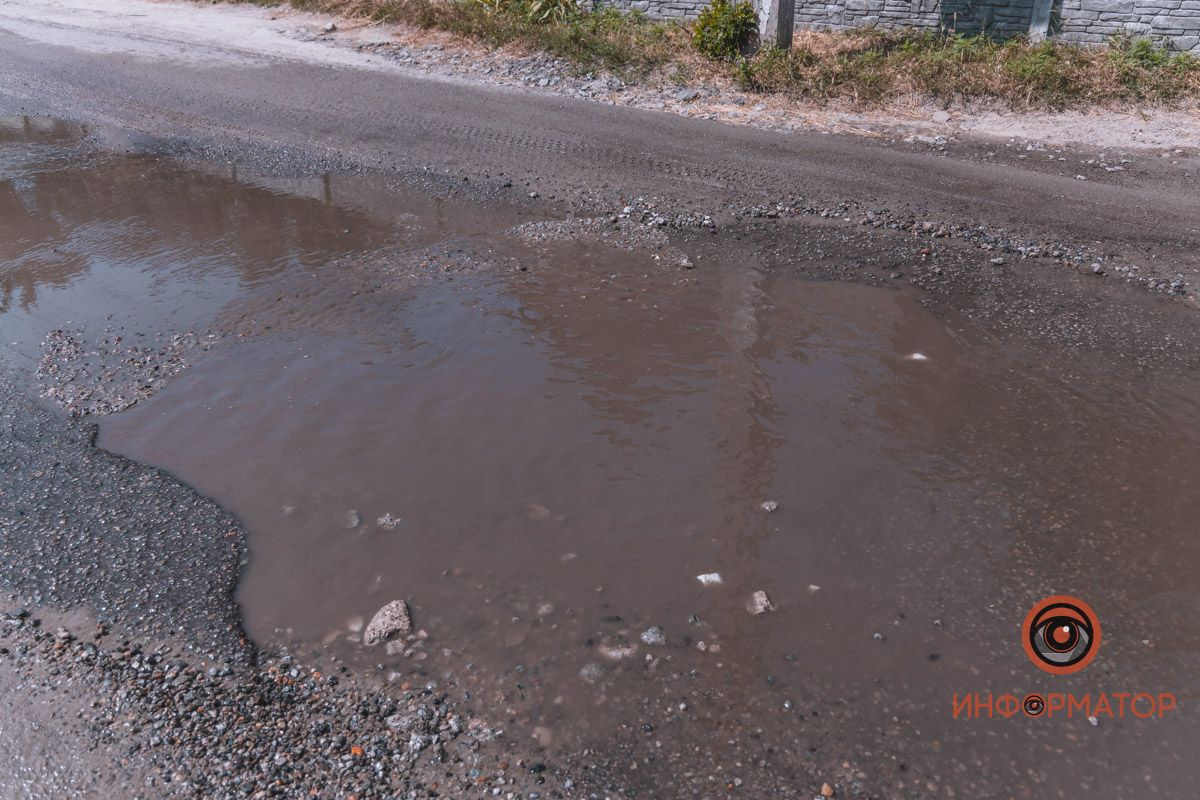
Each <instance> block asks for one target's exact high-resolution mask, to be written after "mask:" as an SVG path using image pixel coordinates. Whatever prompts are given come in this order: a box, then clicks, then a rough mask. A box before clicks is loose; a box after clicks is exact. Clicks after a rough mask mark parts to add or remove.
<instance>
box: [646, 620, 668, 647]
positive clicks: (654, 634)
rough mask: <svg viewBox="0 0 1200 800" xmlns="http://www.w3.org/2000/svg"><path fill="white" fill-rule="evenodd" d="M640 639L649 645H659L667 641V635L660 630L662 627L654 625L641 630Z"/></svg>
mask: <svg viewBox="0 0 1200 800" xmlns="http://www.w3.org/2000/svg"><path fill="white" fill-rule="evenodd" d="M642 641H643V642H644V643H646V644H648V645H651V646H655V647H661V646H662V645H664V644H666V643H667V637H666V634H664V633H663V632H662V628H660V627H658V626H657V625H655V626H654V627H653V628H647V629H646V630H645V631H643V632H642Z"/></svg>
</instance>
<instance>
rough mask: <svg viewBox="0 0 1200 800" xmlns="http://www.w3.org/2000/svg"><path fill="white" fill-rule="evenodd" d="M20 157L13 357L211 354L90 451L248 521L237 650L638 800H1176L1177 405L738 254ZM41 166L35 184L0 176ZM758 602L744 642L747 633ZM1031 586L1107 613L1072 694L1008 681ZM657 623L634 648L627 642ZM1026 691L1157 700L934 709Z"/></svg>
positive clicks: (1057, 684)
mask: <svg viewBox="0 0 1200 800" xmlns="http://www.w3.org/2000/svg"><path fill="white" fill-rule="evenodd" d="M12 130H13V129H12V128H11V127H10V128H8V129H5V134H4V135H5V137H7V138H6V139H3V140H0V152H2V153H4V154H5V155H4V157H3V158H2V159H0V164H3V165H4V167H3V169H4V172H3V173H0V177H2V178H3V179H4V180H3V183H0V214H2V216H0V220H2V221H0V226H2V229H3V231H4V238H3V239H2V240H0V259H2V260H0V265H2V266H0V285H2V286H3V287H4V305H3V306H2V307H0V308H2V311H3V313H2V314H0V326H2V327H3V339H4V342H5V343H6V344H7V345H9V347H10V349H9V354H10V359H12V360H15V362H16V363H18V364H25V365H28V364H30V363H32V361H33V359H34V357H35V356H36V351H37V342H38V341H40V338H41V336H43V335H44V334H45V332H46V331H47V330H49V329H51V328H55V327H62V326H63V325H64V320H67V319H69V320H71V321H72V323H73V324H75V325H77V327H78V328H79V330H81V331H83V332H84V333H81V335H94V334H95V333H96V332H97V331H98V330H103V329H104V328H105V327H109V328H120V329H121V330H125V331H127V332H128V333H129V334H131V335H136V334H137V333H141V334H145V335H148V336H149V335H153V334H154V333H157V332H160V331H163V330H170V331H178V330H181V329H183V328H190V329H196V330H204V331H209V332H213V335H214V336H216V337H217V340H218V341H219V342H220V343H219V344H218V345H217V346H215V347H214V348H213V349H212V350H210V351H208V352H205V353H202V354H199V355H197V356H196V358H195V359H194V364H193V366H192V368H191V369H189V370H188V371H186V372H184V373H182V374H180V375H178V376H176V377H175V378H173V379H172V380H171V381H170V382H169V383H168V384H167V386H166V388H165V389H164V390H163V391H161V392H160V393H158V394H157V395H156V396H154V397H153V398H152V399H150V400H148V401H146V402H143V403H141V404H140V405H138V406H136V407H135V408H133V409H131V410H129V411H126V412H123V413H121V414H118V415H115V416H112V417H108V418H105V419H103V421H102V423H101V444H102V445H103V446H105V447H108V448H109V449H112V450H115V451H117V452H120V453H123V454H126V455H128V456H130V457H132V458H135V459H138V460H141V461H145V462H148V463H152V464H156V465H160V466H162V467H165V468H167V469H169V470H171V471H172V472H174V473H176V474H178V475H179V476H181V477H182V478H183V479H185V480H186V481H188V482H189V483H191V484H192V485H194V486H195V487H196V488H197V489H199V490H200V491H201V492H203V493H205V494H208V495H211V496H212V497H214V498H216V499H217V500H218V501H220V502H221V503H222V504H223V505H225V506H226V507H227V508H229V509H230V510H232V511H233V512H234V513H236V514H237V515H238V516H239V517H240V518H241V519H242V520H243V521H244V523H245V525H246V526H247V529H248V531H249V533H250V545H251V556H252V558H251V563H250V566H249V568H248V570H247V572H246V574H245V576H244V579H243V582H242V586H241V589H240V593H239V600H240V602H241V604H242V606H243V609H244V611H245V616H246V625H247V628H248V630H249V632H250V633H251V634H252V635H253V636H254V637H255V639H257V640H258V641H260V642H263V643H267V644H272V643H273V644H281V645H286V646H290V647H295V648H298V649H299V650H301V651H303V652H316V653H318V654H323V655H325V656H336V657H337V658H339V659H341V660H343V661H345V662H348V663H350V664H352V665H354V666H356V667H358V668H360V669H362V668H365V669H374V668H378V669H380V670H381V672H382V674H383V675H384V676H385V677H386V676H388V675H391V676H392V678H393V679H394V680H397V681H406V680H407V681H423V680H427V679H440V678H443V677H444V676H447V675H454V676H456V677H455V679H456V680H459V681H462V682H463V683H464V685H470V686H472V687H475V690H476V691H479V692H482V693H483V696H484V697H487V698H492V699H494V708H495V709H496V710H497V711H498V712H499V713H501V714H502V716H509V717H511V718H512V719H513V721H514V724H515V725H516V726H517V728H518V729H519V730H520V731H521V735H536V736H537V737H538V739H539V741H540V743H541V744H544V745H546V746H547V747H549V748H550V749H552V750H555V751H557V752H562V753H566V752H569V751H570V749H571V748H572V747H577V746H579V745H580V744H581V743H582V744H584V745H588V744H591V745H596V744H597V743H603V742H606V741H610V740H611V739H613V737H618V738H620V737H624V738H625V739H638V738H639V737H640V738H641V739H643V740H645V748H646V751H647V752H648V753H650V754H654V755H655V756H656V757H655V758H654V759H652V760H650V761H643V766H642V769H643V771H644V772H645V773H646V775H647V780H648V781H649V782H650V783H651V784H653V781H654V780H656V779H659V780H665V779H666V776H667V775H668V774H670V770H671V769H672V767H671V766H670V765H671V763H672V761H673V759H676V760H680V761H679V763H684V764H690V763H692V762H689V761H688V760H687V759H688V758H691V759H692V761H693V762H694V761H701V762H703V763H704V764H705V766H703V767H702V769H716V767H715V766H713V765H719V766H720V767H722V769H723V770H724V771H725V773H726V774H727V775H733V774H736V773H737V770H738V769H744V770H749V769H754V768H756V767H755V766H754V765H755V764H756V763H757V762H758V761H759V760H760V757H761V761H762V762H763V766H761V767H760V768H763V769H774V770H776V771H779V772H781V773H784V774H786V773H787V772H788V770H792V769H797V770H798V769H799V768H800V765H801V764H815V765H817V766H819V767H820V768H821V769H823V770H828V771H829V772H830V774H834V773H835V772H836V773H837V774H839V775H842V774H843V773H844V776H845V777H844V782H846V781H850V782H852V781H855V780H857V781H861V782H862V783H863V785H866V786H870V787H875V790H876V791H886V792H889V793H892V794H897V795H898V794H905V793H909V792H914V793H919V794H937V793H939V792H943V791H945V790H947V789H951V788H952V789H956V790H957V791H958V793H959V796H962V794H964V793H965V794H968V795H969V796H1010V795H1011V796H1018V795H1020V796H1052V795H1053V796H1067V797H1070V796H1078V793H1079V792H1081V791H1089V792H1096V793H1097V794H1096V796H1127V795H1128V796H1140V795H1139V793H1140V792H1150V793H1151V795H1153V794H1155V793H1162V795H1163V796H1170V795H1178V794H1179V793H1180V792H1184V791H1185V790H1187V789H1188V787H1194V785H1195V783H1196V781H1197V779H1198V777H1200V776H1198V774H1197V767H1196V765H1195V763H1194V759H1193V758H1192V755H1191V754H1192V751H1193V750H1194V742H1195V741H1196V737H1197V734H1198V733H1200V724H1198V722H1197V717H1196V716H1195V711H1194V710H1193V709H1192V708H1191V707H1190V704H1191V703H1194V702H1195V689H1196V679H1195V677H1194V676H1195V675H1196V674H1197V672H1196V670H1197V667H1200V663H1198V662H1200V658H1198V654H1200V647H1198V644H1200V623H1197V615H1196V611H1197V610H1200V596H1198V593H1197V592H1198V589H1200V586H1198V584H1197V582H1196V578H1195V570H1196V566H1197V563H1198V556H1200V544H1198V543H1197V532H1198V531H1200V525H1197V522H1196V516H1195V506H1196V500H1197V499H1198V494H1200V493H1198V492H1197V478H1196V475H1197V468H1198V467H1200V456H1198V455H1197V453H1198V452H1200V451H1198V450H1197V447H1196V446H1197V433H1196V432H1197V430H1200V428H1198V427H1197V423H1198V422H1200V407H1198V404H1197V399H1198V398H1200V393H1198V392H1197V391H1196V390H1197V387H1198V386H1200V384H1198V383H1197V381H1196V379H1195V376H1194V375H1188V374H1182V375H1181V374H1176V373H1172V374H1166V373H1161V374H1160V373H1156V372H1147V371H1143V370H1140V369H1138V368H1135V367H1133V366H1131V365H1128V364H1126V363H1124V362H1122V361H1121V360H1120V359H1119V358H1111V357H1108V356H1103V357H1100V356H1095V355H1088V354H1080V353H1062V352H1054V351H1044V350H1043V351H1035V350H1033V349H1031V348H1027V347H1024V346H1022V345H1020V344H1019V343H1015V342H1012V341H1004V340H998V339H996V338H995V337H994V336H992V335H991V334H989V333H986V332H984V331H982V330H980V329H978V328H977V327H975V326H974V325H973V324H972V323H971V322H969V321H967V320H964V319H960V318H958V317H956V316H954V315H952V314H949V313H941V314H935V313H933V312H932V311H929V310H927V309H926V308H925V307H923V306H922V305H921V303H920V302H919V297H918V296H917V295H916V294H914V293H910V292H906V291H898V290H887V289H877V288H869V287H865V286H861V285H852V284H846V283H833V282H817V281H810V280H804V279H801V278H800V277H798V276H797V275H796V273H795V271H794V270H792V269H789V268H788V267H787V266H786V265H781V264H778V263H774V262H772V261H770V260H768V259H766V258H765V257H761V256H756V255H754V254H755V253H756V252H758V251H757V250H755V249H754V247H753V246H752V244H751V243H748V242H736V241H727V240H726V239H723V238H722V239H720V240H715V243H714V242H705V241H703V240H701V239H697V238H688V237H684V239H683V240H682V241H681V242H679V243H675V244H673V245H664V244H663V243H662V242H658V243H657V244H651V245H649V246H632V247H631V248H626V249H622V248H621V247H614V246H611V245H608V244H602V243H600V242H599V241H596V240H595V239H593V238H590V237H586V236H577V237H573V238H571V239H569V240H567V241H559V242H533V241H530V240H529V239H528V238H523V237H520V236H518V235H515V234H514V233H513V232H512V231H513V229H514V226H516V225H518V224H520V223H522V222H525V221H528V220H527V219H526V218H525V217H524V216H522V215H521V214H518V213H516V212H513V211H508V210H498V209H494V208H487V207H480V206H473V205H468V204H465V203H461V202H451V201H436V200H430V199H427V198H423V197H419V196H413V195H411V194H405V193H400V192H397V191H395V190H391V189H389V188H387V187H386V186H384V185H382V184H380V183H378V182H376V181H373V180H369V179H367V178H363V177H361V176H336V175H334V176H323V177H317V178H313V179H309V180H304V179H295V180H292V181H283V180H279V179H272V178H266V177H262V176H257V177H255V176H248V175H246V174H245V172H244V170H243V171H242V173H241V174H239V173H238V172H237V171H235V170H232V169H231V168H223V169H220V170H217V169H204V170H201V169H197V168H193V167H183V166H180V165H177V164H173V163H171V162H168V161H163V160H159V159H154V158H151V157H137V156H111V155H97V154H86V153H85V154H83V155H77V156H75V157H72V158H62V159H59V160H54V159H53V158H51V156H53V155H55V154H58V153H59V152H60V151H61V150H63V148H66V147H67V146H68V144H70V143H71V142H73V141H74V138H73V137H75V135H76V134H75V133H73V132H72V131H70V130H69V129H68V130H65V131H63V130H58V131H49V132H47V131H43V132H42V133H39V134H37V135H36V136H35V135H34V134H32V133H30V132H29V131H24V132H21V133H20V134H19V135H18V134H15V133H13V132H12ZM22 137H24V138H22ZM55 137H58V138H55ZM33 140H36V141H37V142H38V147H40V148H42V149H43V151H44V152H43V151H38V152H37V153H36V156H37V157H36V158H35V157H33V156H29V157H28V158H25V159H20V158H17V157H15V156H14V155H13V154H12V152H10V151H14V150H15V149H19V148H26V149H25V150H22V152H26V153H33V152H34V150H33V149H32V148H30V145H29V143H30V142H31V141H33ZM14 141H15V142H17V143H19V144H18V145H17V146H14V144H13V142H14ZM47 142H49V143H50V144H47ZM51 145H54V146H51ZM47 148H49V149H47ZM789 235H795V236H801V237H809V238H810V239H811V241H812V243H813V246H814V248H818V247H824V248H825V249H828V248H829V247H830V246H835V245H836V242H834V241H833V240H830V239H828V235H827V233H825V232H824V231H822V230H821V229H817V228H814V229H812V230H811V231H804V230H800V231H792V232H791V233H790V234H789ZM831 242H832V244H831ZM679 252H683V253H685V254H687V255H688V256H689V258H690V259H691V260H692V261H693V262H694V263H696V264H697V269H695V270H683V269H680V268H678V267H673V266H670V265H669V262H671V261H672V259H673V258H674V257H675V255H676V254H678V253H679ZM667 255H670V257H669V258H668V257H665V256H667ZM865 255H867V254H864V253H862V252H852V251H850V250H847V252H846V254H845V258H847V259H854V258H862V257H864V256H865ZM655 256H664V257H662V258H659V259H656V258H655ZM122 326H123V327H122ZM914 353H919V354H921V355H922V356H924V358H922V359H914V358H913V354H914ZM766 501H771V502H774V503H777V504H778V508H777V509H776V510H775V511H773V512H768V511H765V510H764V509H763V508H762V504H763V503H764V502H766ZM354 520H358V521H359V524H357V525H355V526H354V527H350V523H351V522H352V521H354ZM381 520H383V522H381ZM712 572H717V573H720V575H721V576H722V578H723V582H722V583H721V584H720V585H718V586H704V585H702V584H701V582H700V581H698V580H697V576H698V575H700V574H703V573H712ZM756 590H764V591H766V592H767V593H768V595H769V597H770V599H771V601H772V603H773V604H774V605H775V606H776V610H775V611H774V612H773V613H768V614H763V615H761V616H752V615H751V614H749V613H748V612H747V610H746V603H747V601H748V600H749V599H750V596H751V594H752V593H753V592H754V591H756ZM1054 593H1068V594H1074V595H1077V596H1080V597H1083V598H1084V599H1085V600H1087V601H1088V602H1089V603H1090V604H1091V605H1092V606H1093V608H1095V609H1096V612H1097V614H1098V616H1099V617H1100V618H1101V620H1102V622H1103V626H1104V627H1103V630H1104V643H1103V650H1102V652H1101V654H1100V656H1099V657H1098V659H1097V661H1096V662H1095V663H1094V664H1093V665H1092V666H1091V667H1089V668H1088V669H1087V670H1085V671H1084V672H1082V673H1080V674H1078V675H1074V676H1069V677H1052V676H1049V675H1046V674H1044V673H1041V672H1039V671H1038V670H1036V669H1035V668H1034V667H1033V666H1032V665H1031V664H1030V663H1029V661H1028V660H1027V658H1026V656H1025V655H1024V653H1023V652H1022V649H1021V645H1020V634H1019V628H1020V625H1021V621H1022V619H1023V618H1024V616H1025V612H1026V611H1027V610H1028V608H1029V606H1030V605H1031V604H1032V603H1033V602H1034V601H1035V600H1037V599H1039V598H1041V597H1043V596H1046V595H1049V594H1054ZM395 598H405V599H407V600H408V602H409V604H410V605H411V607H412V610H413V615H414V618H415V620H416V623H417V625H418V627H420V628H422V629H424V630H425V631H426V632H427V633H428V636H429V639H428V641H426V642H424V643H423V645H422V646H421V647H419V648H418V649H417V652H416V653H414V654H411V656H410V657H405V655H404V654H401V653H388V652H386V651H385V650H383V649H382V648H377V649H366V648H363V647H362V646H361V645H360V644H359V643H358V636H357V634H356V633H355V631H356V630H357V628H358V627H359V626H360V625H361V624H362V621H363V620H364V619H369V618H370V616H371V615H372V614H373V613H374V611H375V610H377V609H378V608H379V607H380V606H382V605H383V604H384V603H386V602H388V601H390V600H392V599H395ZM651 626H659V627H661V629H662V631H663V633H664V634H665V636H666V638H667V644H666V645H665V646H653V645H647V644H643V643H642V642H640V641H639V636H640V635H641V633H642V632H643V631H645V630H646V629H647V628H649V627H651ZM626 643H628V644H632V645H636V647H637V650H636V652H635V653H634V654H633V655H632V656H630V657H628V658H625V659H615V660H614V659H612V658H609V657H607V656H606V655H605V651H606V649H607V650H609V651H610V652H611V648H612V647H613V646H617V645H622V644H626ZM700 643H703V645H704V648H703V649H701V648H700V646H699V645H700ZM713 645H716V647H714V646H713ZM1034 690H1038V691H1043V692H1045V691H1074V692H1079V693H1083V692H1089V691H1090V692H1098V691H1148V692H1159V691H1172V692H1175V693H1177V694H1178V695H1179V697H1180V705H1181V707H1182V708H1181V713H1180V714H1178V715H1176V716H1175V717H1173V718H1168V719H1164V720H1129V719H1126V720H1113V721H1109V720H1105V721H1102V722H1101V723H1100V724H1099V725H1097V726H1092V725H1091V724H1089V723H1088V722H1087V721H1086V720H1085V719H1080V718H1078V717H1076V718H1075V719H1072V720H1065V719H1053V720H1047V719H1041V720H1027V719H1022V718H1019V717H1018V718H1016V719H1009V720H1004V719H997V720H974V721H965V720H954V719H952V717H951V713H950V712H951V696H952V694H953V693H955V692H959V693H962V692H968V691H978V692H988V691H992V692H995V693H1002V692H1007V691H1012V692H1027V691H1034ZM681 702H683V703H686V704H687V705H688V708H687V709H686V711H680V710H679V706H678V704H679V703H681ZM500 709H503V711H502V712H500V711H499V710H500ZM644 724H652V725H653V726H655V729H656V732H655V733H654V734H653V735H652V736H647V735H644V734H641V733H640V732H639V731H640V728H641V726H642V725H644ZM755 731H757V733H755ZM655 740H657V741H658V742H660V743H661V746H656V745H655V744H654V742H655ZM697 753H699V754H700V755H696V754H697ZM668 754H672V755H668ZM643 756H646V753H642V752H640V751H637V750H636V748H635V751H634V755H633V756H631V758H632V759H633V760H637V759H639V758H642V757H643ZM768 762H769V763H768ZM735 764H736V765H739V766H735ZM844 765H848V766H844ZM675 769H678V767H675ZM859 771H861V772H862V773H863V775H864V776H863V777H856V775H857V773H858V772H859ZM656 776H657V778H656ZM930 785H935V786H936V788H932V789H931V788H929V787H930Z"/></svg>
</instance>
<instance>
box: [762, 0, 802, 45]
mask: <svg viewBox="0 0 1200 800" xmlns="http://www.w3.org/2000/svg"><path fill="white" fill-rule="evenodd" d="M756 4H757V6H758V38H759V40H760V41H761V42H762V44H763V46H765V47H772V46H773V47H778V48H780V49H782V50H790V49H791V47H792V25H793V24H794V20H795V18H796V0H757V2H756Z"/></svg>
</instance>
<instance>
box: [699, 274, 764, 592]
mask: <svg viewBox="0 0 1200 800" xmlns="http://www.w3.org/2000/svg"><path fill="white" fill-rule="evenodd" d="M761 279H762V273H761V272H759V270H758V269H757V268H754V267H751V266H746V265H737V266H732V267H728V268H725V269H722V270H721V271H720V273H719V275H718V281H719V289H718V297H717V304H718V308H717V317H718V325H719V326H720V328H719V330H720V334H721V336H722V338H723V339H724V340H725V342H726V343H727V345H728V350H727V352H726V353H725V354H724V355H723V356H722V357H721V359H720V361H719V363H718V365H717V386H716V396H715V398H714V401H715V402H714V406H715V413H716V428H717V430H716V449H717V452H716V453H715V454H714V455H715V465H716V469H715V475H714V481H715V486H714V496H715V497H716V499H717V507H718V509H719V514H720V519H719V524H720V526H721V528H720V530H718V531H717V535H718V536H719V537H720V538H721V543H722V548H721V549H722V550H724V551H726V555H727V556H729V559H728V561H727V562H726V563H727V564H728V565H730V566H728V567H725V569H727V570H728V571H730V572H731V573H732V572H733V571H734V570H733V569H731V567H733V565H736V569H737V571H739V572H741V573H743V574H748V573H749V572H750V571H751V569H752V568H753V559H754V558H755V557H756V556H757V555H758V553H757V550H758V547H757V545H758V543H759V542H761V541H762V539H763V538H765V536H766V535H767V533H768V531H769V529H768V527H767V522H766V519H765V517H764V516H763V515H762V513H761V511H760V510H759V508H758V506H759V504H760V503H761V502H762V501H764V500H766V499H768V494H769V493H770V491H771V489H772V486H773V484H774V482H775V455H774V451H775V449H776V448H777V447H778V446H779V444H780V440H779V438H778V437H777V436H775V435H774V434H773V433H771V432H770V431H769V429H768V428H767V422H768V421H769V419H770V418H771V417H773V416H774V415H776V414H777V413H778V409H777V408H776V405H775V402H774V397H773V395H772V393H771V385H770V380H769V378H768V377H767V376H766V375H765V374H764V373H763V372H762V371H761V370H760V369H759V367H758V361H757V359H758V358H759V357H761V354H756V353H755V349H756V347H758V345H759V343H760V341H761V332H760V321H759V318H758V315H759V310H760V308H761V305H762V301H763V298H764V296H765V295H764V293H763V291H762V290H761V289H760V288H759V285H758V283H759V281H760V280H761Z"/></svg>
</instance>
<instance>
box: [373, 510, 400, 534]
mask: <svg viewBox="0 0 1200 800" xmlns="http://www.w3.org/2000/svg"><path fill="white" fill-rule="evenodd" d="M375 522H377V523H378V524H379V527H381V528H383V529H384V530H385V531H394V530H396V528H398V527H400V522H401V520H400V518H399V517H393V516H392V515H391V514H384V515H383V516H382V517H380V518H379V519H377V520H375Z"/></svg>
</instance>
